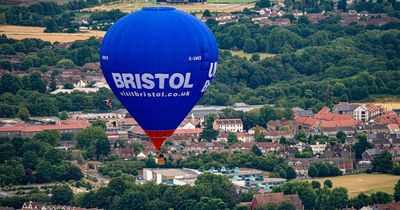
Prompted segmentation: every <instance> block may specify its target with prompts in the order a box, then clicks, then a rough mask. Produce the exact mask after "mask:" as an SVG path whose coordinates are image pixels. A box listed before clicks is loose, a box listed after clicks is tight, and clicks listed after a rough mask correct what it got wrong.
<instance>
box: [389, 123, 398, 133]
mask: <svg viewBox="0 0 400 210" xmlns="http://www.w3.org/2000/svg"><path fill="white" fill-rule="evenodd" d="M388 129H389V132H390V133H400V125H399V124H389V125H388Z"/></svg>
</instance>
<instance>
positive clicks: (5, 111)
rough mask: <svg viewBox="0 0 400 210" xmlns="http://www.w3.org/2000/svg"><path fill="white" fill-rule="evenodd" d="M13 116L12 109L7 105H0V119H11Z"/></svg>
mask: <svg viewBox="0 0 400 210" xmlns="http://www.w3.org/2000/svg"><path fill="white" fill-rule="evenodd" d="M14 116H15V111H14V108H13V107H12V106H10V105H8V104H0V118H12V117H14Z"/></svg>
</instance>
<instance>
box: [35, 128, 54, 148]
mask: <svg viewBox="0 0 400 210" xmlns="http://www.w3.org/2000/svg"><path fill="white" fill-rule="evenodd" d="M60 138H61V135H60V133H59V132H58V131H57V130H48V131H43V132H40V133H38V134H36V135H35V136H34V137H33V139H35V140H38V141H41V142H46V143H48V144H50V145H52V146H56V145H57V143H58V142H59V141H60Z"/></svg>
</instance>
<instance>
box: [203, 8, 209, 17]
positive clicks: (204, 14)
mask: <svg viewBox="0 0 400 210" xmlns="http://www.w3.org/2000/svg"><path fill="white" fill-rule="evenodd" d="M203 17H211V12H210V10H208V9H206V10H204V12H203Z"/></svg>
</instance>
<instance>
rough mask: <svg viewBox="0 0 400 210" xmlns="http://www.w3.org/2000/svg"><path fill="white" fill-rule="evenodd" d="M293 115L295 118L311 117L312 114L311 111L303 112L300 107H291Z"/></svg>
mask: <svg viewBox="0 0 400 210" xmlns="http://www.w3.org/2000/svg"><path fill="white" fill-rule="evenodd" d="M292 111H293V114H294V116H295V117H312V116H314V113H313V112H312V110H305V109H302V108H300V107H293V108H292Z"/></svg>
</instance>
